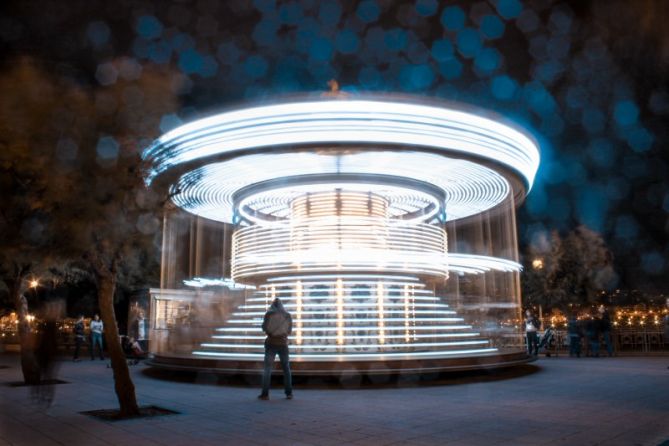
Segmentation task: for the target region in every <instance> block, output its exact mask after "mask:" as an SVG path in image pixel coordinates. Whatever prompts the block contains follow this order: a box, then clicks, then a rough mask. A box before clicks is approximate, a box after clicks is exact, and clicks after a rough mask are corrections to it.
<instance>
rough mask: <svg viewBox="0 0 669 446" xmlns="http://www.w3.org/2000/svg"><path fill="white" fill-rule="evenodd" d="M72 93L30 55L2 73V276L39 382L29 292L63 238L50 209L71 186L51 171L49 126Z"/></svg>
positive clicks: (32, 377)
mask: <svg viewBox="0 0 669 446" xmlns="http://www.w3.org/2000/svg"><path fill="white" fill-rule="evenodd" d="M70 93H71V92H70V91H64V92H59V91H57V90H56V86H55V85H53V83H51V82H50V81H49V80H47V79H46V78H45V77H44V76H42V75H40V74H38V73H37V72H36V71H35V70H34V68H33V67H32V65H31V64H30V63H29V62H28V61H26V60H23V61H20V62H19V63H17V64H16V65H14V68H13V69H12V70H10V71H8V72H4V73H2V75H0V95H1V96H2V101H0V190H2V191H3V192H2V194H0V245H1V246H2V250H1V251H0V278H1V280H2V281H3V282H4V283H5V285H6V286H7V289H8V294H9V299H10V300H11V302H12V304H13V306H14V308H15V310H16V312H17V315H18V320H19V324H18V327H17V329H18V335H19V343H20V347H21V369H22V372H23V377H24V381H25V382H26V384H38V383H39V380H40V373H39V367H38V364H37V361H36V360H35V357H34V354H33V348H32V347H33V346H32V343H31V329H30V324H29V321H28V311H29V306H28V299H27V297H26V295H25V293H26V291H27V289H28V288H29V280H28V279H29V277H31V276H33V277H35V276H37V277H39V276H43V275H44V274H45V273H46V269H47V268H48V265H49V264H51V263H54V262H55V256H54V254H55V253H56V252H58V251H59V245H60V239H59V238H58V237H55V234H54V232H53V228H52V227H51V225H50V218H49V214H50V213H51V211H52V206H53V205H54V204H55V203H56V202H57V198H58V197H59V196H62V195H63V193H64V192H65V191H66V187H67V185H66V182H64V181H58V180H57V179H58V177H57V176H55V175H48V174H47V172H48V171H49V168H50V164H51V162H52V157H51V156H50V154H49V153H48V152H49V150H52V149H51V147H52V145H51V139H50V136H51V135H50V134H51V133H52V131H49V130H48V129H50V128H51V127H52V122H51V120H52V119H53V117H54V116H53V112H54V110H55V109H56V108H57V107H58V102H59V101H60V102H65V103H66V102H71V103H72V104H79V103H80V99H81V98H80V97H79V96H78V95H72V94H70ZM59 94H60V96H59ZM56 98H59V99H58V100H57V99H56ZM75 106H76V105H75Z"/></svg>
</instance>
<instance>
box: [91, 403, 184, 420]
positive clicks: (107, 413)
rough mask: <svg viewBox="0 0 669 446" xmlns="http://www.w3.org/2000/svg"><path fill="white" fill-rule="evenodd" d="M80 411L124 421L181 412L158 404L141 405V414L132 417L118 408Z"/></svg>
mask: <svg viewBox="0 0 669 446" xmlns="http://www.w3.org/2000/svg"><path fill="white" fill-rule="evenodd" d="M79 413H80V414H82V415H88V416H89V417H94V418H99V419H101V420H104V421H122V420H130V419H136V418H149V417H159V416H163V415H179V412H176V411H174V410H170V409H165V408H163V407H158V406H141V407H140V408H139V415H134V416H131V417H123V416H121V415H120V411H119V410H118V409H98V410H89V411H86V412H79Z"/></svg>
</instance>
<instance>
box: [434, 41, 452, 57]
mask: <svg viewBox="0 0 669 446" xmlns="http://www.w3.org/2000/svg"><path fill="white" fill-rule="evenodd" d="M430 54H432V58H434V60H436V61H437V62H443V61H445V60H448V59H451V58H453V44H452V43H451V41H450V40H447V39H439V40H435V41H434V42H433V43H432V49H431V51H430Z"/></svg>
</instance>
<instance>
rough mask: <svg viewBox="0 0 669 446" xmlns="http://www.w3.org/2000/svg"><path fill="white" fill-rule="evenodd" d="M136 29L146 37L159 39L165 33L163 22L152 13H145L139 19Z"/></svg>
mask: <svg viewBox="0 0 669 446" xmlns="http://www.w3.org/2000/svg"><path fill="white" fill-rule="evenodd" d="M135 30H136V31H137V34H139V35H140V36H142V37H143V38H145V39H149V40H150V39H157V38H158V37H160V35H161V34H162V33H163V24H162V23H160V20H158V19H157V18H156V17H154V16H152V15H143V16H141V17H140V18H139V19H137V25H136V26H135Z"/></svg>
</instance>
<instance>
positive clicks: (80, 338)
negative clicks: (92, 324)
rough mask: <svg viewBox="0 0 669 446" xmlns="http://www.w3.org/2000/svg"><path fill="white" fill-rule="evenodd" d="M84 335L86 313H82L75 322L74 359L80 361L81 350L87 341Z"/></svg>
mask: <svg viewBox="0 0 669 446" xmlns="http://www.w3.org/2000/svg"><path fill="white" fill-rule="evenodd" d="M85 340H86V337H85V335H84V315H83V314H80V315H79V317H78V318H77V321H76V322H75V323H74V357H73V358H72V360H73V361H79V350H80V349H81V346H82V345H83V343H84V342H85Z"/></svg>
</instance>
